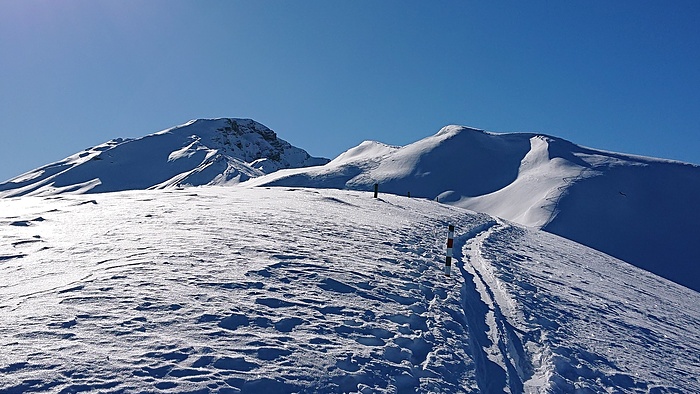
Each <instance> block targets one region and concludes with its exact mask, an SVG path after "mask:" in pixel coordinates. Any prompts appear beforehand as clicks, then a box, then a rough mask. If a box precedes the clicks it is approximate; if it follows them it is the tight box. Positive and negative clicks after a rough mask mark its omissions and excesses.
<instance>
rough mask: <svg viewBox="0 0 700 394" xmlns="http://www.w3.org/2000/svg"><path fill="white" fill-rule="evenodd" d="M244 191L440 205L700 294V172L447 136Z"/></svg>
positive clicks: (546, 139)
mask: <svg viewBox="0 0 700 394" xmlns="http://www.w3.org/2000/svg"><path fill="white" fill-rule="evenodd" d="M246 184H248V185H252V186H260V185H271V186H289V187H299V186H301V187H327V188H339V189H352V190H372V189H373V187H374V184H378V185H379V190H380V192H385V193H393V194H398V195H408V194H409V193H410V194H411V196H413V197H424V198H430V199H437V200H439V201H440V202H443V203H447V204H451V205H455V206H459V207H462V208H467V209H471V210H474V211H477V212H485V213H489V214H491V215H494V216H497V217H500V218H503V219H506V220H509V221H513V222H516V223H519V224H522V225H525V226H529V227H534V228H539V229H544V230H546V231H548V232H551V233H554V234H558V235H561V236H564V237H566V238H569V239H572V240H575V241H577V242H579V243H583V244H585V245H588V246H591V247H593V248H595V249H597V250H600V251H603V252H605V253H607V254H610V255H613V256H615V257H617V258H620V259H623V260H625V261H627V262H630V263H632V264H635V265H637V266H638V267H641V268H644V269H646V270H649V271H652V272H654V273H656V274H659V275H662V276H664V277H666V278H668V279H671V280H673V281H676V282H677V283H680V284H683V285H684V286H687V287H689V288H691V289H694V290H696V291H700V264H698V257H697V256H700V242H697V239H698V231H697V228H696V227H697V223H699V222H700V210H698V209H697V203H698V201H700V166H697V165H693V164H688V163H681V162H676V161H670V160H663V159H655V158H648V157H641V156H633V155H626V154H620V153H613V152H606V151H601V150H595V149H590V148H584V147H581V146H578V145H575V144H573V143H571V142H569V141H566V140H563V139H561V138H557V137H552V136H546V135H540V134H532V133H507V134H498V133H490V132H485V131H482V130H477V129H473V128H468V127H463V126H446V127H444V128H443V129H442V130H440V131H439V132H438V133H437V134H435V135H433V136H430V137H427V138H424V139H422V140H420V141H417V142H414V143H412V144H410V145H406V146H403V147H389V146H386V145H383V144H381V143H379V142H363V143H362V144H361V145H359V146H358V147H356V148H353V149H350V150H349V151H347V152H346V153H344V154H342V155H340V156H339V157H338V158H336V159H335V160H333V161H331V162H330V163H328V164H327V165H325V166H321V167H313V168H302V169H291V170H281V171H278V172H275V173H272V174H269V175H266V176H263V177H259V178H255V179H252V180H250V181H248V182H246Z"/></svg>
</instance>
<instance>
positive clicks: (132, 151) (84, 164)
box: [0, 118, 328, 197]
mask: <svg viewBox="0 0 700 394" xmlns="http://www.w3.org/2000/svg"><path fill="white" fill-rule="evenodd" d="M326 162H328V160H327V159H321V158H314V157H310V156H309V154H308V153H306V152H305V151H304V150H302V149H299V148H296V147H293V146H291V145H290V144H289V143H288V142H286V141H284V140H281V139H279V138H277V135H276V134H275V132H273V131H272V130H270V129H269V128H267V127H265V126H264V125H262V124H260V123H257V122H255V121H253V120H250V119H228V118H221V119H198V120H192V121H190V122H188V123H185V124H183V125H180V126H176V127H173V128H170V129H167V130H163V131H161V132H158V133H155V134H151V135H148V136H145V137H142V138H138V139H127V140H124V139H116V140H112V141H109V142H106V143H104V144H102V145H98V146H96V147H93V148H89V149H86V150H85V151H83V152H80V153H77V154H75V155H73V156H70V157H68V158H66V159H63V160H61V161H59V162H56V163H52V164H48V165H46V166H43V167H41V168H38V169H36V170H34V171H30V172H28V173H26V174H23V175H20V176H18V177H16V178H13V179H11V180H9V181H7V182H4V183H1V184H0V197H14V196H23V195H51V194H61V193H98V192H111V191H120V190H132V189H149V188H163V187H168V186H176V185H207V184H209V185H213V184H235V183H238V182H241V181H244V180H247V179H249V178H251V177H255V176H259V175H262V174H265V173H269V172H273V171H276V170H278V169H280V168H291V167H303V166H313V165H322V164H325V163H326Z"/></svg>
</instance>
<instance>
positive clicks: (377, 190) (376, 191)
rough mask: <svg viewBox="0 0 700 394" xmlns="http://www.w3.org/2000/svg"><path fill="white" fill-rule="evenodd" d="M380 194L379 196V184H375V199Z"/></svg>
mask: <svg viewBox="0 0 700 394" xmlns="http://www.w3.org/2000/svg"><path fill="white" fill-rule="evenodd" d="M378 194H379V184H378V183H375V184H374V198H377V195H378Z"/></svg>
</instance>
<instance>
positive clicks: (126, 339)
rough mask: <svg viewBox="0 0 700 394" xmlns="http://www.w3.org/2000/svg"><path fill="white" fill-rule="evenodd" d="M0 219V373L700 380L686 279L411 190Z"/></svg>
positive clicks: (236, 387)
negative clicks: (449, 247)
mask: <svg viewBox="0 0 700 394" xmlns="http://www.w3.org/2000/svg"><path fill="white" fill-rule="evenodd" d="M509 138H513V137H509ZM373 149H379V150H381V149H385V148H384V147H380V146H378V145H373ZM386 150H391V149H388V148H387V149H386ZM346 158H348V157H347V156H346ZM448 223H452V224H454V225H455V227H456V231H455V243H454V251H455V253H454V254H455V259H454V261H455V264H454V266H453V270H452V275H451V276H445V275H444V274H443V273H442V272H443V266H444V257H443V256H444V254H445V241H446V234H447V224H448ZM0 239H2V242H0V347H1V348H2V352H0V392H3V393H25V392H57V393H58V392H65V393H74V392H100V393H117V392H149V393H159V392H164V393H165V392H182V393H237V392H241V393H292V392H302V393H312V392H354V393H474V392H481V393H512V394H517V393H697V392H700V379H699V377H700V357H699V354H700V353H699V352H698V349H700V293H698V292H695V291H692V290H689V289H687V288H685V287H683V286H680V285H677V284H675V283H673V282H671V281H668V280H666V279H663V278H660V277H658V276H656V275H653V274H651V273H649V272H647V271H644V270H640V269H638V268H636V267H634V266H632V265H630V264H627V263H625V262H623V261H621V260H617V259H615V258H612V257H610V256H608V255H605V254H603V253H601V252H598V251H596V250H593V249H591V248H588V247H585V246H583V245H581V244H578V243H575V242H572V241H569V240H566V239H564V238H561V237H559V236H556V235H553V234H550V233H547V232H544V231H539V230H536V229H533V228H528V227H522V226H520V225H517V224H513V223H509V222H506V221H503V220H501V219H496V218H494V217H491V216H489V215H486V214H477V213H474V212H472V211H468V210H464V209H462V208H459V207H454V206H449V205H445V204H438V203H436V202H434V201H430V200H428V199H417V198H411V199H409V198H407V197H402V196H395V195H386V194H382V195H381V196H380V198H377V199H374V198H372V196H371V194H370V193H365V192H357V191H343V190H330V189H288V188H249V189H248V188H222V187H199V188H186V189H167V190H147V191H124V192H118V193H105V194H90V195H66V194H63V195H56V196H50V197H27V196H25V197H22V198H11V199H0Z"/></svg>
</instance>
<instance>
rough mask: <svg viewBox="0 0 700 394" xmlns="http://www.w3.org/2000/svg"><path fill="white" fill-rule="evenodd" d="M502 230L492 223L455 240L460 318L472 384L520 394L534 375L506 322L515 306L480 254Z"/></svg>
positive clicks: (486, 390)
mask: <svg viewBox="0 0 700 394" xmlns="http://www.w3.org/2000/svg"><path fill="white" fill-rule="evenodd" d="M506 226H507V225H506V224H504V223H503V222H501V221H499V220H494V221H491V222H488V223H486V224H485V225H483V226H480V227H477V228H475V229H473V230H471V231H469V232H468V233H466V234H463V235H461V236H459V237H458V238H457V239H456V240H455V243H456V245H455V248H454V250H455V252H456V259H457V268H458V269H459V271H460V273H461V274H462V276H463V277H464V287H463V289H462V303H463V307H464V315H465V319H466V321H467V325H468V329H469V334H470V344H471V348H472V357H473V358H474V362H475V364H476V375H477V376H476V380H477V384H478V386H479V389H480V391H481V392H483V393H511V394H516V393H523V392H525V390H524V385H523V382H525V381H527V380H528V378H529V376H530V375H531V372H530V371H531V370H532V367H531V363H530V362H529V360H528V358H527V355H526V353H525V349H524V347H523V344H522V341H521V340H520V337H519V336H518V331H517V329H516V328H515V327H514V326H513V325H512V324H511V323H510V322H509V321H508V316H512V315H513V313H514V310H515V307H514V304H513V302H512V301H511V300H510V298H509V297H508V295H507V293H506V292H505V290H504V289H502V288H500V286H498V282H497V281H495V280H494V276H493V273H492V272H491V271H490V270H489V268H490V267H489V265H488V261H486V259H485V258H484V257H483V256H482V254H481V252H480V251H481V249H482V248H484V247H485V245H484V243H485V242H486V240H487V239H488V238H489V237H490V236H492V235H493V234H494V233H496V232H497V231H498V230H499V229H502V228H504V227H506ZM504 309H505V310H504Z"/></svg>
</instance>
